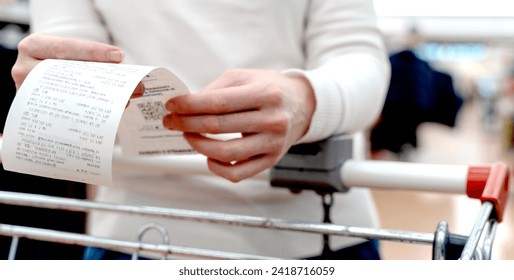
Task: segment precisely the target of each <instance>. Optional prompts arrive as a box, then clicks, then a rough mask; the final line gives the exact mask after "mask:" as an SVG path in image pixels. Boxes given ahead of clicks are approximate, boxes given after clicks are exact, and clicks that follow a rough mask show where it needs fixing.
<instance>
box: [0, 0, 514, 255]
mask: <svg viewBox="0 0 514 280" xmlns="http://www.w3.org/2000/svg"><path fill="white" fill-rule="evenodd" d="M374 2H375V7H376V11H377V14H378V15H379V24H380V27H381V30H382V31H383V34H384V39H385V41H386V44H387V47H388V50H389V53H390V58H391V63H392V66H393V74H392V79H391V86H390V89H389V92H388V98H387V101H386V104H385V107H384V111H383V113H382V117H381V119H380V121H379V122H377V124H376V126H375V127H374V128H373V129H372V130H371V131H370V133H369V136H370V137H369V139H370V147H371V149H372V154H371V156H372V157H373V158H374V159H376V160H398V161H407V162H425V163H436V164H464V165H468V164H484V163H493V162H497V161H503V162H506V163H508V164H509V165H511V166H512V164H513V163H514V143H513V142H514V139H513V121H514V10H513V9H512V8H511V6H512V4H511V2H512V1H511V0H487V1H479V0H375V1H374ZM29 16H30V15H29V13H28V10H27V1H19V0H18V1H16V0H0V85H1V92H2V101H1V108H2V112H1V114H2V115H1V117H0V119H1V120H2V121H4V120H5V116H6V115H7V111H8V108H9V105H10V100H12V98H13V96H14V93H15V92H14V86H13V84H12V80H11V78H10V68H11V66H12V64H13V63H14V60H15V58H16V45H17V43H18V42H19V40H20V39H21V38H23V36H25V35H26V34H27V32H28V30H29V24H28V22H29ZM2 127H3V125H2ZM374 196H375V199H376V202H377V206H378V210H379V214H380V218H381V223H382V227H383V228H388V229H395V230H405V231H416V232H434V231H435V229H436V226H437V223H439V221H441V220H445V221H447V222H448V224H449V228H450V231H451V232H452V233H458V234H463V235H467V234H469V232H470V230H471V227H472V226H473V223H474V221H475V219H476V217H477V214H478V211H479V208H480V204H479V202H477V201H474V200H471V199H469V198H467V197H465V196H461V195H448V194H437V193H434V194H427V193H423V194H421V193H414V192H396V191H395V192H388V191H374ZM509 203H510V204H509V205H508V206H507V213H506V215H505V218H504V222H502V223H501V224H500V226H499V227H498V231H497V234H496V239H495V243H494V249H493V256H492V258H493V259H514V245H513V244H512V242H511V240H510V239H511V238H512V236H514V221H513V219H514V209H513V208H514V203H513V202H512V199H510V201H509ZM0 222H1V221H0ZM0 249H1V248H0ZM382 253H383V257H384V258H385V259H430V258H431V247H430V246H426V245H413V244H405V243H397V242H389V241H388V242H382ZM0 254H1V253H0Z"/></svg>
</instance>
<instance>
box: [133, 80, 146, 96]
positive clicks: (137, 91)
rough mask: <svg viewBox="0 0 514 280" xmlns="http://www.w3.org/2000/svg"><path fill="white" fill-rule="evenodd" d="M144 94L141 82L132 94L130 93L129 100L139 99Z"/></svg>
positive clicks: (143, 86)
mask: <svg viewBox="0 0 514 280" xmlns="http://www.w3.org/2000/svg"><path fill="white" fill-rule="evenodd" d="M144 93H145V85H144V84H143V83H142V82H139V83H138V84H137V86H136V88H135V89H134V92H132V95H131V96H130V98H138V97H141V96H143V94H144Z"/></svg>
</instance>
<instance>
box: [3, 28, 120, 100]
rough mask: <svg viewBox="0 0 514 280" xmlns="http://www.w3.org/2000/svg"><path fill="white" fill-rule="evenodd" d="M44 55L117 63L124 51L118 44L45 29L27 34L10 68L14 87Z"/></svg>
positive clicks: (47, 56) (54, 57)
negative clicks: (63, 34) (52, 32)
mask: <svg viewBox="0 0 514 280" xmlns="http://www.w3.org/2000/svg"><path fill="white" fill-rule="evenodd" d="M44 59H69V60H82V61H96V62H109V63H120V62H122V61H123V59H124V53H123V51H122V50H121V49H120V48H118V47H116V46H112V45H108V44H104V43H99V42H94V41H88V40H83V39H74V38H67V37H60V36H55V35H50V34H45V33H33V34H30V35H28V36H27V37H25V38H24V39H23V40H22V41H21V42H20V43H19V45H18V57H17V59H16V63H15V64H14V66H13V68H12V72H11V74H12V77H13V80H14V82H15V84H16V89H17V90H18V89H19V88H20V86H21V84H22V83H23V81H24V80H25V78H26V77H27V75H28V74H29V72H30V71H31V70H32V69H33V68H34V67H36V65H37V64H38V63H39V62H41V61H42V60H44Z"/></svg>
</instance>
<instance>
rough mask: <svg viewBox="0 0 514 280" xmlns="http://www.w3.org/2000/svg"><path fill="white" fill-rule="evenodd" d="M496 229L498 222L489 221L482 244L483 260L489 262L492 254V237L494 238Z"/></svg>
mask: <svg viewBox="0 0 514 280" xmlns="http://www.w3.org/2000/svg"><path fill="white" fill-rule="evenodd" d="M497 228H498V221H496V220H489V224H488V226H487V231H486V235H485V238H484V243H483V248H482V251H483V256H484V259H485V260H490V259H491V258H492V252H493V243H494V237H495V236H496V229H497Z"/></svg>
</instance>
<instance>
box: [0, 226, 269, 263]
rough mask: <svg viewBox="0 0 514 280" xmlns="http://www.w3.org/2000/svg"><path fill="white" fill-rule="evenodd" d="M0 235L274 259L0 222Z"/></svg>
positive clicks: (116, 247)
mask: <svg viewBox="0 0 514 280" xmlns="http://www.w3.org/2000/svg"><path fill="white" fill-rule="evenodd" d="M0 235H6V236H17V237H25V238H29V239H35V240H40V241H48V242H58V243H63V244H74V245H82V246H97V247H102V248H106V249H111V250H130V251H139V252H148V253H158V254H161V255H162V254H166V255H172V256H178V257H193V258H198V257H200V258H211V259H263V260H266V259H274V258H270V257H263V256H256V255H247V254H236V253H228V252H220V251H212V250H204V249H196V248H189V247H179V246H171V245H166V244H151V243H142V242H131V241H122V240H114V239H108V238H100V237H94V236H90V235H85V234H78V233H69V232H61V231H55V230H48V229H39V228H30V227H23V226H13V225H5V224H0Z"/></svg>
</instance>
